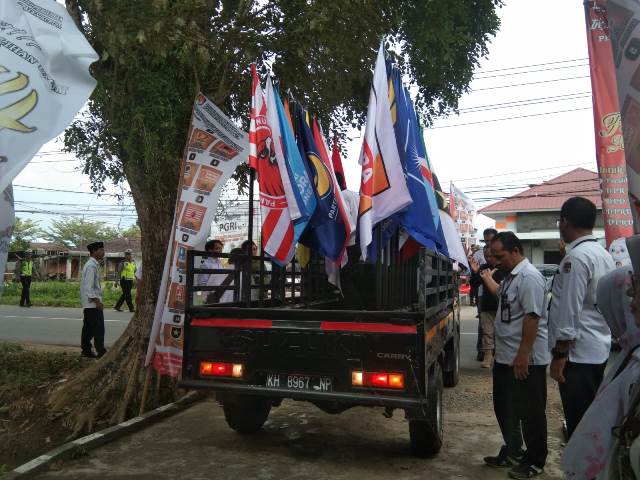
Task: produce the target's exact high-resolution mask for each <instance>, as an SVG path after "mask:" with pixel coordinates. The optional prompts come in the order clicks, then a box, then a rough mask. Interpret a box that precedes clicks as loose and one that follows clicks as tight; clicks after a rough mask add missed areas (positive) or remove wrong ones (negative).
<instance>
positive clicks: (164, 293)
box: [145, 94, 249, 377]
mask: <svg viewBox="0 0 640 480" xmlns="http://www.w3.org/2000/svg"><path fill="white" fill-rule="evenodd" d="M248 156H249V138H248V135H247V133H245V132H243V131H242V130H241V129H240V128H238V127H236V126H235V124H234V123H233V122H232V121H231V120H230V119H229V118H228V117H227V116H226V115H225V114H224V113H223V112H222V110H220V109H219V108H218V107H216V106H215V105H214V104H213V103H212V102H211V101H210V100H209V99H207V97H205V96H204V95H203V94H198V95H197V97H196V100H195V102H194V105H193V113H192V116H191V126H190V128H189V134H188V136H187V146H186V148H185V156H184V158H183V159H182V165H181V170H180V171H181V175H180V181H179V184H178V201H177V203H176V212H175V216H174V220H173V232H174V233H173V238H172V241H171V242H170V243H169V246H168V248H167V256H166V260H165V265H164V273H163V275H162V282H161V284H160V292H159V294H158V303H157V304H156V312H155V317H154V321H153V327H152V329H151V336H150V338H151V339H154V340H155V341H151V342H149V348H148V350H147V357H146V362H145V364H146V365H148V364H149V363H152V364H153V367H154V368H155V369H156V370H157V371H158V372H159V373H160V374H162V375H169V376H172V377H177V376H178V375H179V374H180V370H181V367H182V348H183V344H184V333H183V327H184V308H185V298H186V297H185V296H186V275H185V273H186V266H187V263H186V261H187V252H188V251H189V250H193V249H196V250H198V249H199V250H202V249H203V248H204V244H205V242H206V241H207V238H208V237H209V235H210V233H211V223H212V222H213V220H214V217H215V215H216V208H217V205H218V199H219V197H220V193H221V192H222V189H223V187H224V184H225V183H226V181H227V180H228V179H229V178H230V177H231V175H232V174H233V172H234V171H235V169H236V167H237V166H238V165H240V164H241V163H243V162H246V161H247V158H248Z"/></svg>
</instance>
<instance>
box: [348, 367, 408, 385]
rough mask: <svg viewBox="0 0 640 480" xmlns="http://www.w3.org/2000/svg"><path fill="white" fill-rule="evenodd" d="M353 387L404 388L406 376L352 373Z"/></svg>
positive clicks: (380, 373)
mask: <svg viewBox="0 0 640 480" xmlns="http://www.w3.org/2000/svg"><path fill="white" fill-rule="evenodd" d="M351 385H353V386H355V387H376V388H396V389H403V388H404V374H402V373H385V372H361V371H357V370H355V371H353V372H351Z"/></svg>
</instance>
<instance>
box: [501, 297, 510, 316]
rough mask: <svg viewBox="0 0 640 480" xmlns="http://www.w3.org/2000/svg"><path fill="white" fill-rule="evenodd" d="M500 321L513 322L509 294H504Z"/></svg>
mask: <svg viewBox="0 0 640 480" xmlns="http://www.w3.org/2000/svg"><path fill="white" fill-rule="evenodd" d="M500 321H501V322H502V323H511V305H510V304H509V302H508V301H507V296H506V295H503V296H502V301H501V302H500Z"/></svg>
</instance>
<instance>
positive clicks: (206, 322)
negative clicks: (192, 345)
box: [191, 318, 273, 328]
mask: <svg viewBox="0 0 640 480" xmlns="http://www.w3.org/2000/svg"><path fill="white" fill-rule="evenodd" d="M191 326H192V327H222V328H271V327H272V326H273V322H272V321H271V320H255V319H251V318H247V319H235V318H194V319H193V320H191Z"/></svg>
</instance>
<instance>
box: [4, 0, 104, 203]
mask: <svg viewBox="0 0 640 480" xmlns="http://www.w3.org/2000/svg"><path fill="white" fill-rule="evenodd" d="M97 59H98V55H97V54H96V52H95V51H94V50H93V48H91V45H89V43H88V42H87V40H86V39H85V38H84V36H83V35H82V33H81V32H80V31H79V30H78V28H77V27H76V25H75V23H73V20H72V18H71V16H70V15H69V13H68V12H67V10H66V9H65V8H64V7H63V6H62V5H60V4H59V3H57V2H55V1H52V0H2V1H1V2H0V192H3V191H4V190H5V189H6V188H7V187H8V186H9V184H10V183H11V181H12V180H13V179H14V178H15V177H16V175H18V173H20V171H21V170H22V169H23V168H24V167H25V166H26V164H27V163H29V161H30V160H31V158H32V157H33V156H34V154H35V153H36V152H37V151H38V150H39V149H40V147H41V146H42V145H44V144H45V143H46V142H48V141H49V140H51V139H52V138H55V137H56V136H58V135H59V134H60V133H61V132H62V131H63V130H64V129H65V128H66V127H67V125H69V123H70V122H71V121H72V120H73V117H74V116H75V115H76V113H78V111H79V110H80V109H81V108H82V106H83V105H84V104H85V102H86V101H87V99H88V98H89V96H90V95H91V92H92V91H93V89H94V87H95V85H96V81H95V80H94V79H93V78H92V77H91V75H90V74H89V65H91V64H92V63H93V62H95V61H96V60H97Z"/></svg>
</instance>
